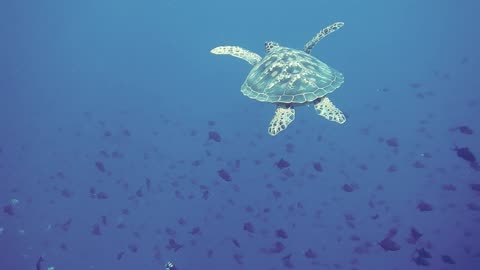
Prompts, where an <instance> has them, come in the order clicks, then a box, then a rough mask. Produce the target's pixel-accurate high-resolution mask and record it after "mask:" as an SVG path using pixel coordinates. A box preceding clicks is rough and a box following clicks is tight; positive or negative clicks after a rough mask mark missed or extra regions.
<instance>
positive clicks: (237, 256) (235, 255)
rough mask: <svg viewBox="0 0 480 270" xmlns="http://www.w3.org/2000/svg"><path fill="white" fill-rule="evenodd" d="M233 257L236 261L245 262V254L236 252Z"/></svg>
mask: <svg viewBox="0 0 480 270" xmlns="http://www.w3.org/2000/svg"><path fill="white" fill-rule="evenodd" d="M233 259H234V260H235V262H237V263H238V264H240V265H241V264H243V256H242V255H240V254H234V255H233Z"/></svg>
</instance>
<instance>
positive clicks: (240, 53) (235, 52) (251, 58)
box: [210, 46, 262, 65]
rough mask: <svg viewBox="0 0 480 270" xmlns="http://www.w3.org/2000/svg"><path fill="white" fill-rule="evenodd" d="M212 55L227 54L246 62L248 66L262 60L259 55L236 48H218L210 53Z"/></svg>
mask: <svg viewBox="0 0 480 270" xmlns="http://www.w3.org/2000/svg"><path fill="white" fill-rule="evenodd" d="M210 52H211V53H213V54H229V55H231V56H234V57H238V58H240V59H242V60H245V61H247V62H248V63H249V64H250V65H255V64H256V63H258V62H260V60H262V57H260V55H258V54H256V53H253V52H251V51H249V50H245V49H243V48H240V47H238V46H220V47H216V48H213V49H212V50H211V51H210Z"/></svg>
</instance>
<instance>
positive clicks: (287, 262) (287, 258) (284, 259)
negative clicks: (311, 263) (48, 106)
mask: <svg viewBox="0 0 480 270" xmlns="http://www.w3.org/2000/svg"><path fill="white" fill-rule="evenodd" d="M282 263H283V266H285V267H287V268H289V269H292V268H293V263H292V254H291V253H290V254H288V255H287V256H284V257H282Z"/></svg>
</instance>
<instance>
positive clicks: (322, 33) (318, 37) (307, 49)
mask: <svg viewBox="0 0 480 270" xmlns="http://www.w3.org/2000/svg"><path fill="white" fill-rule="evenodd" d="M343 24H344V23H343V22H336V23H334V24H332V25H329V26H327V27H325V28H323V29H322V31H320V32H318V34H316V35H315V36H314V37H313V38H312V40H310V41H309V42H307V44H305V47H304V48H303V50H304V51H305V52H306V53H308V54H310V52H311V51H312V49H313V47H315V45H317V43H318V42H319V41H320V40H321V39H323V38H324V37H326V36H328V35H329V34H331V33H333V32H335V31H337V30H338V29H339V28H340V27H342V26H343Z"/></svg>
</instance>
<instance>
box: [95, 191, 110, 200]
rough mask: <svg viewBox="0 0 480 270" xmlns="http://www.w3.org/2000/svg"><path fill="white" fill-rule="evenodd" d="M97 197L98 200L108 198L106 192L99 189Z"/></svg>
mask: <svg viewBox="0 0 480 270" xmlns="http://www.w3.org/2000/svg"><path fill="white" fill-rule="evenodd" d="M97 199H100V200H105V199H108V194H107V193H106V192H103V191H101V192H99V193H97Z"/></svg>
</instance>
